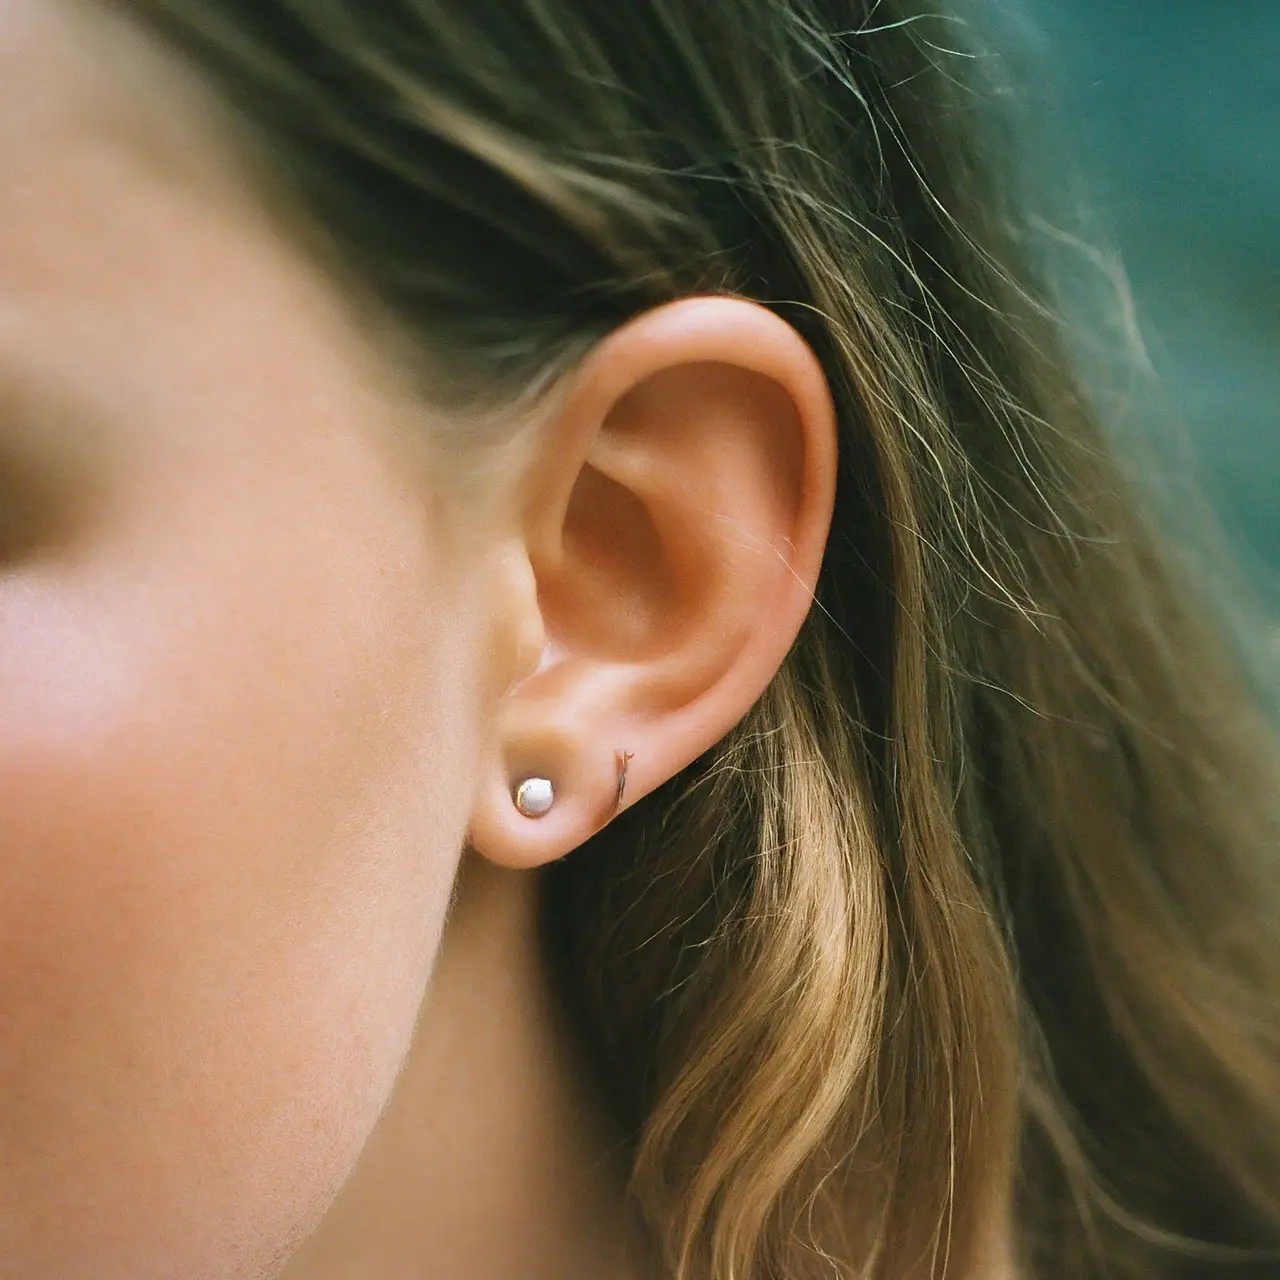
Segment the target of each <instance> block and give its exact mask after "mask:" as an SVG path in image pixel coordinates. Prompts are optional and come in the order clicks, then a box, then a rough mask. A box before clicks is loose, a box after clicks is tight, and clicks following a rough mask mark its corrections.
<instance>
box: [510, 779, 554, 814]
mask: <svg viewBox="0 0 1280 1280" xmlns="http://www.w3.org/2000/svg"><path fill="white" fill-rule="evenodd" d="M555 802H556V792H555V788H554V787H553V786H552V785H551V783H550V782H549V781H548V780H547V779H546V778H526V779H525V780H524V781H523V782H522V783H521V784H520V785H519V786H518V787H517V788H516V808H517V809H519V810H520V812H521V813H522V814H524V816H525V817H526V818H541V817H543V816H544V815H545V814H548V813H550V812H551V806H552V805H553V804H555Z"/></svg>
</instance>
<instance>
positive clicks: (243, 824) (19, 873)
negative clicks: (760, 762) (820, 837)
mask: <svg viewBox="0 0 1280 1280" xmlns="http://www.w3.org/2000/svg"><path fill="white" fill-rule="evenodd" d="M187 568H188V574H189V579H190V582H197V581H198V582H199V583H200V589H199V590H196V589H194V587H192V586H190V585H189V584H188V583H187V582H185V581H184V580H183V579H181V578H180V577H178V576H175V577H173V578H172V579H166V578H165V577H164V575H163V573H160V574H158V575H152V576H151V578H150V580H149V582H148V584H147V587H146V588H145V589H143V588H142V587H140V586H139V585H138V583H139V580H140V579H139V577H138V575H136V574H131V575H130V577H129V583H130V585H123V584H122V583H115V584H113V583H112V582H110V581H104V582H98V583H96V584H89V585H84V584H82V589H80V590H79V591H78V592H77V591H74V590H71V589H70V587H69V586H68V584H65V583H64V584H40V583H35V582H33V583H32V584H29V587H28V589H25V590H22V591H19V590H18V589H17V588H16V587H15V588H14V589H13V590H9V588H6V591H9V594H8V595H7V597H6V599H7V604H6V605H5V607H4V608H0V814H3V815H4V817H3V827H2V828H0V991H2V992H3V1005H2V1006H0V1244H2V1245H3V1248H0V1253H4V1254H5V1255H6V1256H9V1257H17V1258H21V1259H23V1261H24V1264H25V1265H24V1266H23V1268H22V1269H21V1273H22V1274H23V1275H24V1276H28V1277H43V1276H50V1277H52V1276H55V1275H56V1276H58V1277H60V1278H61V1277H79V1276H81V1275H84V1276H86V1277H88V1276H90V1275H92V1276H93V1277H94V1280H114V1277H116V1276H119V1277H121V1280H124V1277H126V1276H127V1277H129V1280H142V1278H143V1277H150V1276H170V1275H184V1276H192V1277H195V1276H200V1277H213V1276H223V1275H225V1276H238V1277H239V1276H247V1275H251V1274H255V1273H256V1271H257V1268H259V1267H260V1266H262V1265H263V1262H264V1259H270V1258H271V1257H272V1256H273V1255H275V1254H277V1253H278V1251H279V1250H280V1249H281V1248H282V1247H286V1246H287V1245H288V1244H289V1243H291V1242H293V1241H294V1240H296V1237H297V1236H298V1234H299V1233H305V1231H307V1230H309V1229H310V1227H311V1226H313V1225H314V1222H315V1219H316V1217H317V1215H318V1214H319V1213H320V1212H321V1211H322V1210H323V1207H324V1205H325V1203H326V1202H327V1200H328V1198H329V1197H330V1196H331V1195H332V1194H333V1192H334V1191H335V1190H336V1189H337V1187H338V1185H340V1183H341V1181H342V1180H343V1179H344V1178H345V1176H346V1175H347V1173H348V1172H349V1170H350V1168H351V1166H352V1164H353V1162H354V1160H355V1158H356V1156H357V1154H358V1152H359V1149H360V1147H361V1145H362V1144H363V1142H364V1141H365V1139H366V1137H367V1135H368V1133H369V1131H370V1129H371V1128H372V1126H373V1124H374V1122H375V1120H376V1117H377V1113H378V1111H379V1109H380V1107H381V1106H382V1105H383V1103H384V1102H385V1100H386V1097H387V1096H388V1094H389V1092H390V1089H391V1087H392V1084H393V1081H394V1076H395V1073H396V1071H397V1069H398V1067H399V1065H400V1063H401V1060H402V1057H403V1054H404V1052H405V1050H406V1048H407V1045H408V1042H409V1038H410V1035H411V1032H412V1026H413V1021H414V1018H415V1016H416V1012H417V1008H418V1003H419V1001H420V998H421V994H422V991H423V988H424V985H425V983H426V980H427V977H428V974H429V970H430V966H431V961H432V958H433V956H434V953H435V949H436V944H437V941H438V937H439V932H440V929H441V926H442V922H443V917H444V913H445V910H446V906H447V901H448V895H449V891H450V886H451V883H452V878H453V874H454V872H455V870H456V864H457V858H458V850H459V847H460V844H461V841H462V838H463V833H464V828H465V823H466V820H467V816H468V814H467V810H468V808H469V779H468V776H467V775H468V774H469V773H470V772H471V770H470V767H469V765H470V761H471V759H472V757H473V751H474V747H473V744H472V743H471V741H470V733H471V729H472V726H473V722H474V716H473V715H472V714H471V710H470V707H469V694H468V693H467V688H466V686H467V682H466V680H465V679H463V678H459V679H448V678H445V679H442V678H441V674H442V671H444V670H446V669H448V668H451V667H452V668H454V670H455V671H456V670H457V669H458V664H457V660H458V658H459V656H460V651H459V646H458V638H457V633H458V629H457V628H456V627H454V628H453V629H452V630H450V629H447V628H445V627H444V626H443V625H441V626H440V627H439V628H438V631H439V633H440V636H444V635H445V634H446V632H448V633H449V634H450V635H451V639H450V640H449V641H447V642H446V641H445V640H444V639H441V638H439V637H436V636H433V635H430V634H428V635H426V636H425V637H424V634H423V632H424V624H423V623H422V621H421V619H419V625H418V626H417V628H416V629H414V630H413V631H412V636H413V639H412V642H408V641H405V640H403V638H402V639H401V641H400V642H399V643H398V644H397V643H388V637H389V636H390V637H396V636H400V637H403V636H404V635H406V634H409V632H408V631H407V628H406V627H405V626H403V625H402V623H403V622H404V619H403V618H402V616H401V613H402V608H401V602H400V599H399V598H398V596H397V595H396V592H395V591H393V590H392V589H390V588H388V587H386V586H385V585H382V586H379V585H378V583H377V580H376V579H375V580H371V581H369V582H364V581H360V584H359V585H360V586H361V587H362V588H363V589H362V590H361V591H360V592H359V593H358V594H353V593H352V590H351V588H352V586H353V582H352V581H350V580H347V581H344V579H343V574H342V572H341V569H340V568H335V569H334V570H333V572H331V573H329V574H327V575H325V577H324V579H323V585H321V579H320V578H319V576H318V575H315V574H314V572H313V573H312V578H313V579H314V580H315V582H314V584H313V586H312V587H311V588H309V587H308V586H307V582H308V579H307V576H306V574H305V572H304V571H303V568H302V565H301V563H292V564H287V565H284V564H282V565H281V566H280V570H281V572H280V575H279V578H278V580H277V579H276V577H275V575H274V574H273V573H272V572H271V571H270V570H269V569H268V568H263V567H262V566H261V564H259V565H258V566H257V568H256V569H255V570H254V572H255V573H256V574H257V577H256V579H255V578H250V579H248V580H246V579H245V578H244V577H243V576H241V575H238V574H233V573H226V574H221V575H219V574H218V573H216V572H213V569H214V566H209V568H210V571H211V572H210V573H209V574H208V575H205V574H201V573H198V572H197V573H195V574H193V575H192V574H190V562H189V561H188V564H187ZM353 575H354V577H355V578H357V579H358V578H359V575H358V573H355V571H353ZM219 581H222V582H223V583H224V584H225V587H224V589H222V590H219V587H218V582H219ZM286 583H287V584H288V585H287V587H286ZM282 592H284V593H285V594H283V595H282ZM416 598H417V599H419V600H420V599H421V597H420V596H418V597H416ZM354 599H359V601H360V607H359V609H356V610H353V609H352V607H351V601H352V600H354ZM353 613H354V614H355V615H356V616H357V617H358V619H359V620H358V622H357V623H355V624H353V623H352V622H351V621H350V618H351V616H352V615H353ZM425 630H427V631H428V632H429V631H430V627H429V626H427V627H425ZM53 1224H57V1225H53ZM0 1270H3V1268H0Z"/></svg>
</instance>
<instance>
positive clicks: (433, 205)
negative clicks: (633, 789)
mask: <svg viewBox="0 0 1280 1280" xmlns="http://www.w3.org/2000/svg"><path fill="white" fill-rule="evenodd" d="M127 7H128V8H129V9H130V10H132V11H133V12H135V13H138V14H141V15H142V16H143V17H144V18H145V19H146V20H147V21H148V22H150V23H151V24H153V25H154V26H155V27H156V29H157V30H158V31H160V32H161V33H162V34H163V35H164V36H165V37H166V38H167V39H169V40H170V41H172V42H173V43H174V45H175V47H177V48H180V49H181V50H183V51H185V53H186V54H187V55H189V56H190V57H192V58H193V59H194V61H195V62H196V63H197V64H198V65H199V66H200V67H201V68H202V69H203V70H204V72H205V73H206V74H207V75H209V76H210V77H211V78H212V79H213V81H214V82H215V84H216V85H217V86H218V88H219V89H220V91H221V92H222V93H223V94H224V95H225V97H226V98H227V99H228V101H230V102H231V103H232V104H233V105H234V106H235V108H236V109H237V111H238V113H239V116H240V118H241V120H242V122H243V124H244V128H245V131H246V139H247V140H248V142H249V145H250V149H251V150H252V151H254V152H255V153H256V154H258V155H260V156H261V157H263V159H264V165H263V168H264V172H265V171H267V170H269V171H270V173H271V175H272V177H271V183H272V185H273V190H274V191H275V192H276V193H277V194H278V195H279V196H280V198H281V199H282V200H283V201H285V202H286V203H288V204H289V205H290V207H292V208H293V209H295V210H296V212H297V214H298V215H299V216H298V218H297V222H298V224H299V226H302V225H303V223H305V224H306V225H307V226H308V227H309V228H311V229H312V230H311V231H309V232H308V234H322V235H323V238H324V239H323V244H324V252H325V254H326V255H328V256H329V258H331V262H332V266H333V269H334V270H335V271H336V272H338V273H339V274H340V275H341V276H342V277H343V278H344V279H345V280H346V281H348V282H349V284H350V286H351V289H352V292H353V296H354V295H355V294H357V293H358V294H360V295H362V296H367V297H368V298H369V299H371V300H373V301H375V302H376V304H377V306H378V308H379V309H380V310H381V311H382V312H383V313H384V314H385V315H386V316H388V317H391V318H393V319H394V322H395V323H396V325H397V326H398V327H399V329H400V330H401V332H402V333H403V334H404V335H405V336H406V337H407V338H409V339H411V340H412V344H413V350H414V352H415V355H414V359H415V360H416V361H418V362H419V363H420V367H421V370H422V376H423V382H424V388H427V389H429V391H430V393H431V394H432V395H435V396H437V397H440V398H444V399H449V400H450V401H451V402H453V403H457V404H459V405H469V406H471V407H477V406H483V405H489V406H492V405H493V403H494V401H495V399H496V400H497V401H499V402H500V401H502V400H504V399H505V400H515V399H517V398H519V397H521V396H527V395H529V394H531V389H533V392H534V393H538V392H541V391H543V390H545V389H546V388H548V387H550V386H554V384H555V381H556V379H557V378H558V377H559V375H560V374H562V373H563V372H564V371H565V370H566V369H568V368H569V367H571V366H572V364H573V363H574V361H575V360H576V359H577V358H579V357H580V356H581V354H582V353H583V352H585V351H586V350H587V349H589V348H590V346H591V345H592V344H593V343H595V342H596V341H598V340H599V339H600V338H601V337H603V336H604V335H605V334H606V333H608V332H609V331H610V330H611V329H613V328H614V327H616V326H617V325H619V324H620V323H622V322H624V321H625V320H626V319H628V318H630V317H631V316H633V315H635V314H637V313H639V312H640V311H642V310H644V309H645V308H647V307H650V306H653V305H656V304H658V303H660V302H663V301H666V300H669V299H672V298H676V297H680V296H687V295H689V294H694V293H707V292H710V293H732V294H736V295H741V296H745V297H749V298H752V299H754V300H756V301H758V302H761V303H763V304H765V305H767V306H770V307H772V308H773V309H774V310H775V311H777V312H778V313H779V314H780V315H782V316H784V317H785V318H786V319H788V320H789V321H790V322H791V323H792V324H794V325H795V327H796V328H797V329H798V330H799V332H800V333H801V334H802V335H803V336H804V337H805V338H806V339H807V340H808V341H809V342H810V344H811V345H812V346H813V348H814V349H815V351H816V352H817V353H818V355H819V357H820V358H821V359H822V361H823V364H824V367H825V369H826V371H827V374H828V377H829V379H830V382H831V386H832V390H833V393H834V396H835V399H836V403H837V406H838V410H839V415H840V430H841V441H840V446H841V447H840V452H841V459H842V461H841V472H840V476H839V483H838V496H837V504H836V516H835V522H834V526H833V530H832V534H831V540H830V545H829V549H828V554H827V557H826V561H825V564H824V569H823V573H822V578H821V581H820V583H819V587H818V591H817V596H816V600H815V604H814V609H813V611H812V614H811V616H810V618H809V620H808V622H807V623H806V625H805V627H804V630H803V632H802V634H801V636H800V638H799V639H798V641H797V643H796V645H795V647H794V650H793V652H792V653H791V654H790V656H789V657H788V659H787V660H786V662H785V663H784V665H783V667H782V669H781V670H780V672H779V673H778V675H777V677H776V679H775V680H774V682H773V684H772V685H771V687H770V689H769V690H768V692H767V693H766V694H765V695H764V697H763V698H762V699H761V700H760V701H759V703H758V704H757V705H756V706H755V707H754V708H753V709H752V710H751V712H750V714H749V715H748V716H747V717H746V718H745V720H744V721H743V722H742V724H741V725H739V726H738V728H736V729H735V730H734V731H733V732H732V733H730V734H729V735H728V736H727V737H726V738H725V739H724V741H723V742H721V743H719V744H718V745H717V746H716V747H715V748H714V749H713V750H712V751H710V752H708V753H707V755H706V756H705V757H704V758H703V759H701V760H699V761H698V762H697V763H696V764H694V765H693V766H692V767H690V768H689V769H688V770H686V771H685V772H684V773H683V774H681V775H680V776H679V777H677V778H675V779H673V780H672V781H671V782H670V783H669V784H668V785H666V786H665V787H663V788H662V789H660V790H659V791H658V792H657V793H656V794H654V795H652V796H651V797H648V798H647V799H646V800H645V801H644V802H642V803H640V804H637V805H636V806H634V807H633V808H632V809H630V810H628V811H627V812H626V813H625V814H623V815H622V816H621V817H620V818H619V819H618V820H617V822H615V823H614V824H613V826H611V827H610V828H609V829H608V830H607V831H606V832H605V833H603V834H601V835H600V836H598V837H597V838H596V839H595V840H594V841H593V842H591V844H590V845H588V846H587V847H584V848H583V849H582V850H580V851H578V852H576V853H575V854H573V855H572V856H571V857H570V858H568V859H567V860H566V861H565V862H564V863H562V864H561V865H560V866H558V867H557V868H556V869H555V870H554V872H553V873H552V874H551V875H550V876H549V877H548V881H547V894H548V897H547V928H548V939H549V943H550V945H551V947H552V949H553V952H554V954H555V955H556V956H557V957H558V958H559V961H560V965H559V968H560V974H561V983H562V988H563V990H564V993H565V1000H566V1002H567V1004H569V1005H570V1006H571V1007H572V1009H573V1010H574V1011H575V1013H576V1016H577V1021H578V1024H579V1025H580V1028H581V1031H582V1034H583V1036H584V1038H585V1039H586V1040H587V1041H588V1042H589V1043H590V1045H591V1046H592V1049H593V1052H594V1054H595V1056H596V1058H597V1059H598V1061H599V1064H600V1078H601V1080H602V1081H606V1082H608V1087H609V1089H610V1092H611V1098H612V1102H613V1104H614V1106H615V1109H616V1111H617V1114H618V1116H619V1118H620V1121H621V1122H622V1124H623V1125H624V1127H625V1131H626V1132H627V1134H628V1135H629V1137H630V1140H631V1141H632V1143H633V1154H634V1177H633V1190H634V1194H635V1197H636V1200H637V1203H638V1204H639V1205H640V1206H641V1207H642V1208H643V1210H644V1211H645V1214H646V1218H647V1221H648V1223H649V1225H650V1227H651V1229H652V1231H653V1233H654V1235H655V1237H656V1238H657V1239H658V1241H659V1242H660V1243H661V1245H662V1247H663V1249H664V1253H665V1257H666V1260H667V1262H668V1263H669V1265H670V1268H671V1270H672V1272H673V1274H674V1275H676V1276H677V1277H680V1278H681V1280H710V1278H711V1277H713V1276H714V1277H716V1278H717V1280H767V1278H772V1277H781V1276H786V1277H788V1278H789V1280H801V1278H802V1277H819V1276H833V1277H834V1276H846V1275H847V1276H852V1275H859V1276H868V1277H871V1276H885V1277H893V1278H894V1280H908V1278H910V1277H943V1276H965V1275H967V1274H969V1272H968V1270H967V1269H968V1268H971V1267H973V1266H974V1265H976V1264H977V1263H978V1261H979V1260H980V1259H982V1258H983V1257H985V1256H986V1251H987V1250H989V1249H990V1248H991V1247H992V1239H991V1232H992V1231H994V1230H999V1229H1000V1228H1001V1227H1002V1226H1004V1225H1006V1220H1007V1218H1008V1217H1009V1215H1015V1216H1016V1232H1017V1238H1018V1243H1019V1249H1020V1251H1021V1260H1022V1261H1024V1262H1026V1263H1028V1265H1030V1266H1031V1267H1032V1269H1034V1268H1035V1266H1036V1264H1037V1263H1043V1264H1044V1265H1046V1266H1047V1267H1048V1269H1049V1270H1050V1271H1051V1273H1052V1274H1053V1275H1055V1276H1062V1277H1064V1278H1065V1277H1078V1278H1083V1277H1086V1276H1094V1275H1101V1274H1102V1273H1103V1272H1104V1271H1106V1273H1107V1274H1113V1273H1114V1274H1122V1275H1127V1276H1134V1277H1149V1278H1150V1277H1171V1276H1174V1275H1178V1274H1182V1271H1181V1270H1180V1268H1185V1269H1186V1270H1187V1271H1188V1272H1191V1271H1194V1274H1196V1275H1206V1274H1208V1273H1209V1271H1210V1270H1211V1268H1212V1267H1213V1265H1214V1264H1215V1263H1216V1262H1222V1263H1224V1264H1225V1263H1227V1262H1231V1261H1239V1260H1240V1258H1242V1257H1244V1256H1246V1255H1249V1253H1250V1251H1254V1252H1255V1253H1256V1256H1258V1257H1261V1256H1262V1254H1261V1253H1260V1252H1258V1251H1260V1250H1263V1249H1266V1248H1272V1249H1274V1248H1276V1247H1277V1246H1278V1245H1280V1010H1278V1008H1277V1004H1276V1001H1275V998H1274V993H1275V991H1276V990H1277V989H1278V987H1277V983H1278V981H1280V936H1278V933H1277V931H1278V929H1280V911H1278V910H1277V907H1278V906H1280V902H1278V901H1277V873H1276V865H1275V859H1276V857H1277V850H1278V849H1280V839H1278V838H1277V837H1278V835H1280V813H1278V812H1277V796H1278V795H1280V788H1278V787H1277V785H1276V784H1277V780H1278V779H1280V763H1278V761H1277V749H1276V738H1275V734H1274V730H1273V728H1272V726H1270V725H1269V724H1268V723H1267V722H1266V721H1265V719H1264V718H1263V716H1262V715H1261V713H1260V712H1259V711H1258V709H1257V705H1256V699H1255V698H1254V697H1253V696H1252V695H1251V693H1250V691H1249V689H1248V687H1247V683H1246V679H1245V677H1244V675H1243V674H1242V668H1241V662H1240V659H1239V656H1238V654H1237V652H1236V649H1235V646H1234V644H1233V642H1232V640H1231V638H1230V637H1229V636H1228V635H1227V634H1226V633H1225V631H1224V629H1223V628H1222V627H1221V625H1220V624H1218V623H1217V622H1216V621H1214V619H1213V616H1212V614H1211V611H1210V610H1209V609H1208V607H1207V606H1206V604H1205V601H1204V598H1203V596H1204V593H1203V591H1202V590H1201V587H1200V585H1199V584H1198V583H1197V582H1196V581H1195V580H1194V579H1193V578H1192V577H1191V575H1190V574H1189V573H1188V571H1187V570H1186V568H1185V566H1184V565H1183V564H1182V562H1181V561H1180V560H1178V559H1177V557H1176V556H1175V555H1173V554H1172V552H1171V546H1170V544H1168V543H1167V542H1166V540H1165V539H1164V538H1163V536H1162V535H1161V534H1160V533H1159V531H1158V529H1157V522H1156V520H1155V519H1154V517H1153V516H1152V515H1151V514H1150V512H1149V510H1148V506H1147V501H1146V498H1145V496H1144V495H1143V494H1142V492H1141V491H1140V490H1139V489H1138V487H1137V486H1135V485H1134V484H1133V483H1132V482H1131V480H1130V479H1129V478H1128V476H1127V475H1126V473H1125V470H1124V468H1123V467H1122V465H1121V463H1120V462H1119V461H1118V460H1117V459H1116V456H1115V450H1114V449H1113V447H1112V443H1111V441H1110V440H1109V439H1108V438H1107V434H1106V432H1105V430H1104V429H1103V427H1102V426H1101V425H1100V424H1099V422H1098V421H1097V419H1096V416H1095V413H1094V410H1093V408H1092V407H1091V405H1090V403H1089V401H1088V398H1087V397H1086V396H1085V394H1084V393H1083V391H1082V389H1081V387H1080V385H1079V378H1078V375H1077V373H1076V371H1075V370H1074V368H1073V364H1072V360H1071V357H1070V355H1069V353H1068V351H1067V350H1066V348H1065V345H1064V338H1063V335H1062V333H1061V329H1060V326H1059V325H1058V324H1057V322H1056V321H1055V319H1054V317H1053V314H1052V308H1051V307H1050V305H1049V302H1048V298H1049V294H1048V291H1047V289H1046V287H1045V286H1044V284H1043V283H1042V282H1040V281H1039V280H1038V279H1037V278H1036V272H1035V271H1034V270H1033V264H1032V263H1031V262H1030V260H1029V255H1028V252H1027V249H1026V244H1025V235H1026V223H1025V220H1024V218H1023V217H1022V215H1021V214H1020V212H1019V210H1018V209H1017V208H1016V206H1015V203H1014V201H1013V200H1012V198H1011V197H1010V195H1009V192H1008V187H1007V179H1008V178H1009V176H1010V175H1011V174H1012V173H1013V172H1014V170H1013V169H1012V168H1009V167H1007V166H1005V165H1004V162H1003V161H1002V160H1001V159H1000V157H1002V156H1006V155H1007V146H1006V143H1007V138H1005V137H1004V134H1003V132H1002V124H1001V120H1000V117H999V114H998V113H997V112H995V111H993V104H994V102H995V99H996V96H997V95H996V94H994V93H993V92H992V91H991V89H990V86H989V85H987V84H985V83H984V81H983V77H984V76H986V75H988V74H989V73H990V66H991V63H990V59H988V58H978V57H974V56H972V55H974V54H975V53H978V52H980V50H978V49H977V48H976V47H974V45H973V41H972V35H971V31H970V29H969V28H968V27H967V26H965V25H964V24H961V23H959V22H958V21H955V20H952V19H948V18H946V17H945V16H942V15H941V14H940V13H939V12H938V10H939V6H937V5H929V6H927V7H925V6H922V5H918V4H917V3H914V2H913V0H878V2H874V3H873V2H872V0H768V3H765V2H764V0H718V2H717V3H714V4H707V3H701V4H694V3H677V2H676V0H634V2H633V3H628V4H626V5H606V4H594V3H586V2H585V0H503V2H502V3H500V4H496V3H495V4H489V3H481V2H480V0H465V2H464V0H457V2H456V3H455V2H454V0H430V2H428V0H361V2H360V3H359V4H356V3H342V2H341V0H307V2H306V3H301V2H300V0H277V2H275V3H267V0H128V3H127ZM993 157H995V158H993ZM267 162H269V163H267ZM317 243H319V242H317ZM460 421H471V419H469V418H466V417H465V416H464V417H463V418H460ZM460 429H461V428H460ZM466 443H467V441H466V440H465V439H464V438H461V437H460V438H459V441H458V445H459V447H460V448H462V447H465V444H466ZM602 846H604V847H607V850H611V851H613V852H611V853H607V856H606V848H604V847H602ZM1233 1274H1238V1273H1236V1272H1233Z"/></svg>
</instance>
